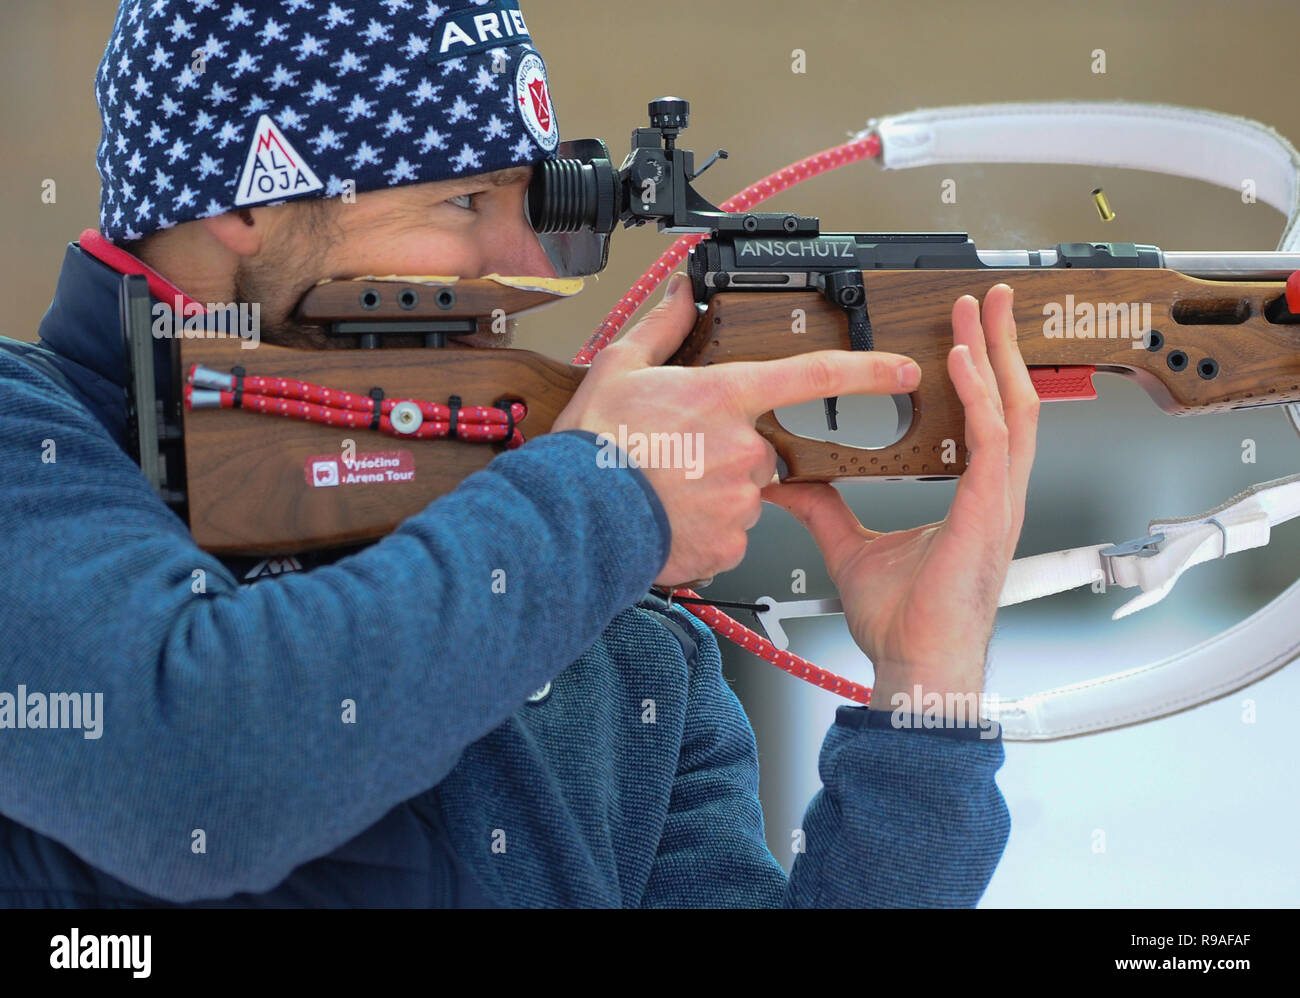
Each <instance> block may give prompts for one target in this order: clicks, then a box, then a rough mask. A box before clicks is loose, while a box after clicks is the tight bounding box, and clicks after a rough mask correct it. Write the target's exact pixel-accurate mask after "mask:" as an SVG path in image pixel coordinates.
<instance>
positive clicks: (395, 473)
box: [303, 450, 415, 489]
mask: <svg viewBox="0 0 1300 998" xmlns="http://www.w3.org/2000/svg"><path fill="white" fill-rule="evenodd" d="M303 474H304V475H305V476H306V478H307V484H308V485H310V486H311V487H312V488H316V489H323V488H331V487H333V486H337V485H389V484H392V483H395V482H411V481H414V480H415V457H414V455H412V454H411V452H410V451H409V450H382V451H370V452H368V453H364V454H355V455H353V456H352V457H343V456H340V455H334V454H316V455H313V456H312V457H309V458H307V460H306V462H305V463H304V466H303Z"/></svg>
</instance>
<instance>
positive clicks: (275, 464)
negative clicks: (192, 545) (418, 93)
mask: <svg viewBox="0 0 1300 998" xmlns="http://www.w3.org/2000/svg"><path fill="white" fill-rule="evenodd" d="M863 277H864V280H865V284H866V291H867V301H868V303H869V311H870V319H871V323H872V327H873V331H874V336H875V348H876V349H878V350H883V351H888V352H891V353H899V354H906V355H908V356H910V357H912V358H913V359H915V360H916V361H917V363H918V364H920V366H921V370H922V379H921V385H920V388H919V389H918V390H917V391H916V392H914V393H913V394H912V395H911V401H912V422H911V425H910V426H909V427H908V429H907V430H906V432H904V434H903V435H902V437H901V438H900V439H899V440H898V441H897V442H896V443H894V444H892V445H890V446H888V447H884V448H874V449H872V448H862V447H852V446H846V445H843V444H838V443H833V442H828V441H824V440H816V439H813V438H809V437H803V436H799V435H796V434H794V433H791V432H789V431H788V430H786V429H785V428H784V427H782V426H781V425H780V423H779V422H778V421H777V419H776V416H775V415H774V414H773V413H771V412H769V413H766V414H765V415H763V416H762V417H760V419H759V421H758V429H759V432H761V433H762V434H763V435H764V436H765V437H766V438H767V439H768V440H769V441H771V443H772V445H773V447H774V448H775V449H776V451H777V453H778V454H779V455H780V457H781V458H782V460H783V461H784V462H785V465H786V468H787V470H788V473H787V475H786V480H787V481H835V480H852V479H865V478H875V477H880V478H886V479H890V480H893V479H914V480H915V479H922V480H924V479H946V478H951V477H953V476H956V475H959V474H961V472H962V471H963V470H964V468H965V464H966V449H965V443H964V434H963V418H962V408H961V404H960V401H959V400H958V398H957V395H956V393H955V391H954V390H953V387H952V384H951V382H950V381H949V379H948V376H947V367H946V357H947V354H948V351H949V350H950V349H951V346H952V323H951V313H952V306H953V303H954V302H955V301H956V300H957V298H959V297H960V296H962V295H964V294H971V295H974V296H975V297H976V298H981V299H982V298H983V296H984V294H985V293H986V292H987V290H988V289H989V288H990V287H992V286H993V285H994V284H996V283H998V282H999V281H1005V282H1006V283H1008V284H1010V285H1011V286H1012V287H1014V288H1015V291H1016V299H1015V317H1016V326H1017V330H1018V334H1019V342H1020V348H1021V352H1022V353H1023V355H1024V358H1025V361H1026V363H1027V364H1029V365H1030V366H1031V367H1033V368H1055V367H1085V368H1095V369H1097V370H1100V371H1104V372H1107V373H1116V374H1120V375H1123V376H1127V377H1131V378H1134V379H1135V380H1136V381H1137V382H1138V383H1139V384H1140V385H1141V386H1142V387H1143V388H1144V389H1145V390H1146V391H1147V393H1148V394H1149V395H1150V396H1151V397H1152V399H1153V400H1154V401H1155V402H1156V404H1157V405H1158V406H1159V407H1160V408H1161V409H1163V410H1164V411H1166V412H1169V413H1174V414H1178V415H1184V414H1190V413H1197V412H1215V411H1221V410H1225V409H1232V408H1243V407H1249V406H1257V405H1267V404H1280V403H1284V402H1295V401H1300V324H1297V320H1296V317H1295V316H1294V315H1292V314H1290V313H1288V312H1286V310H1285V309H1282V310H1279V308H1278V305H1277V303H1278V301H1279V299H1280V298H1281V296H1282V295H1283V291H1284V285H1283V284H1282V283H1281V282H1226V281H1204V280H1198V279H1195V278H1191V277H1187V276H1185V275H1182V274H1179V273H1177V272H1174V271H1169V270H1152V269H1096V270H1083V269H1048V268H1044V269H1014V270H991V269H980V270H974V269H967V270H932V271H927V270H914V271H883V270H881V271H865V272H864V273H863ZM482 283H483V282H474V281H462V282H459V283H458V284H457V288H458V289H459V290H460V294H459V297H458V304H457V306H456V309H455V310H454V311H456V312H458V313H461V312H462V311H464V312H473V313H474V314H475V317H476V318H478V319H480V320H481V319H482V318H483V317H485V316H487V315H489V314H490V313H491V310H492V308H504V309H505V310H506V311H507V312H511V313H513V312H518V311H522V310H524V309H526V308H531V307H536V305H537V304H539V303H541V302H542V301H544V300H546V299H548V298H549V297H550V296H549V295H547V294H546V293H545V292H538V291H530V292H528V293H527V294H524V295H520V296H513V297H511V299H510V301H509V303H508V305H503V304H502V292H501V288H500V287H499V286H497V287H494V288H488V287H480V286H479V285H481V284H482ZM366 285H367V282H353V281H349V282H330V284H325V285H321V286H320V287H319V288H318V289H315V291H313V292H312V293H311V294H309V295H308V298H307V299H304V303H303V305H302V306H301V307H300V316H301V317H304V318H305V319H307V320H310V321H317V322H325V321H331V322H342V321H350V320H352V319H355V318H357V315H356V314H355V313H356V306H355V304H354V303H356V302H357V301H359V300H360V299H359V292H360V293H362V294H363V293H364V292H365V291H366V290H373V288H370V287H367V286H366ZM401 289H402V285H400V284H394V283H393V282H389V283H388V285H387V286H386V287H384V288H383V289H382V291H383V293H384V295H385V296H386V298H385V302H387V299H388V298H392V297H394V296H395V295H400V292H401ZM312 295H316V299H315V301H314V302H313V301H311V300H310V299H312ZM424 297H426V298H427V297H429V296H428V295H425V296H424ZM323 303H328V304H323ZM1108 304H1116V305H1119V306H1122V307H1123V309H1124V311H1123V312H1122V313H1120V312H1115V311H1113V310H1108V309H1106V308H1105V306H1106V305H1108ZM1146 305H1149V307H1150V325H1149V328H1150V330H1151V331H1152V332H1151V333H1150V334H1149V335H1147V337H1146V339H1145V341H1144V338H1143V333H1144V332H1146V330H1145V329H1144V328H1142V327H1143V326H1144V323H1143V322H1142V319H1141V316H1142V306H1146ZM489 306H491V307H489ZM1085 306H1088V307H1091V308H1092V310H1093V315H1094V319H1093V320H1092V321H1091V322H1090V323H1086V322H1085V318H1086V315H1087V309H1086V308H1085ZM1098 306H1101V309H1100V312H1101V318H1100V319H1098V318H1096V317H1095V316H1096V315H1097V313H1098V311H1099V309H1098ZM1130 306H1134V307H1136V309H1137V315H1132V314H1131V310H1130ZM385 307H386V308H387V306H385ZM394 308H396V309H398V310H397V311H393V310H392V309H387V310H386V311H382V312H381V311H380V310H378V309H376V308H374V307H373V306H372V307H371V308H370V309H368V311H369V312H370V313H371V314H372V317H376V318H383V317H386V316H389V315H391V318H392V319H393V320H394V321H407V322H410V321H419V320H421V319H426V318H434V319H438V318H444V319H445V318H447V317H448V316H449V315H451V312H452V311H453V310H449V309H448V308H446V307H441V306H439V305H437V304H426V305H424V306H421V307H400V306H394ZM797 309H801V310H802V311H803V330H804V331H802V332H795V331H794V323H793V322H792V316H793V315H794V314H795V310H797ZM1080 309H1082V310H1083V311H1082V312H1081V313H1080V316H1079V317H1076V314H1075V313H1076V311H1078V310H1080ZM313 310H314V311H313ZM1052 315H1057V316H1058V318H1059V319H1060V320H1061V322H1060V323H1058V324H1057V325H1056V327H1055V330H1054V331H1056V332H1059V333H1060V334H1061V335H1053V336H1049V335H1048V334H1047V331H1045V330H1047V329H1048V327H1047V326H1046V324H1047V323H1048V320H1049V318H1050V317H1051V316H1052ZM1270 316H1272V318H1270ZM1279 316H1280V317H1281V318H1280V321H1276V320H1278V319H1279ZM459 317H461V318H464V314H461V315H460V316H459ZM1130 320H1131V321H1130ZM1135 326H1136V327H1137V328H1134V327H1135ZM1099 332H1100V333H1101V334H1102V335H1100V336H1099V335H1098V333H1099ZM1083 333H1090V334H1091V335H1080V334H1083ZM1121 333H1123V335H1121ZM825 349H843V350H848V349H849V338H848V329H847V320H846V318H845V315H844V313H843V311H842V310H840V309H838V308H836V307H834V306H832V305H830V304H829V303H828V302H827V301H826V300H825V299H824V297H822V296H821V295H820V294H817V293H815V292H807V291H769V290H763V291H724V292H719V293H717V294H715V295H714V296H713V297H712V298H711V300H710V301H709V303H708V306H707V308H705V309H704V310H703V311H702V313H701V315H700V317H699V321H698V322H697V323H696V326H695V328H694V329H693V330H692V332H691V333H690V335H689V336H688V337H687V338H686V340H685V341H684V342H683V344H682V347H681V348H680V350H679V351H678V352H677V354H676V355H675V356H674V357H673V358H672V360H671V361H670V363H674V364H680V365H686V366H705V365H710V364H718V363H726V362H731V361H755V360H772V359H776V358H779V357H786V356H791V355H793V354H796V353H803V352H809V351H814V350H825ZM181 357H182V369H183V370H188V369H189V368H190V366H191V365H192V364H196V363H197V364H202V365H204V366H206V367H209V368H214V369H216V370H219V371H222V372H228V371H230V370H231V369H232V368H234V367H236V366H242V367H244V368H246V369H247V372H248V374H250V375H254V374H255V375H261V376H272V377H284V378H292V379H296V380H301V381H311V382H314V383H317V384H321V385H326V386H328V387H330V388H333V389H343V390H347V391H353V392H357V393H360V394H366V393H368V392H369V391H370V390H371V389H372V388H374V387H380V388H382V389H383V392H384V394H385V396H386V397H388V398H417V399H422V400H425V401H431V402H443V403H445V402H446V401H447V399H448V398H449V397H450V396H452V395H456V396H459V397H460V398H461V399H462V401H463V404H464V405H465V406H473V405H484V406H490V405H493V404H494V403H495V402H496V401H497V400H499V399H502V398H509V399H517V400H521V401H523V402H524V403H525V405H526V406H527V410H528V411H527V415H526V416H525V417H524V419H523V420H522V421H521V422H520V424H519V428H520V430H521V431H522V432H523V434H524V436H525V437H526V438H528V439H531V438H533V437H536V436H540V435H541V434H543V433H547V432H549V430H550V428H551V426H552V425H553V423H554V421H555V419H556V417H557V416H558V415H559V413H560V412H561V411H562V410H563V408H564V407H565V405H567V403H568V401H569V399H570V398H571V396H572V394H573V392H574V391H575V390H576V388H577V386H578V384H579V383H580V381H581V379H582V377H583V375H584V373H585V371H586V368H583V367H575V366H572V365H569V364H564V363H561V362H559V361H555V360H552V359H550V358H547V357H544V356H542V355H540V354H537V353H534V352H531V351H526V350H517V349H485V348H469V347H461V346H456V345H449V346H445V347H439V348H430V347H425V348H418V347H417V348H410V349H408V348H382V349H373V350H362V349H343V350H298V349H289V348H285V347H275V346H270V345H261V346H259V347H258V348H257V349H256V350H246V349H242V348H241V347H240V345H239V342H238V341H233V340H185V341H183V342H182V345H181ZM184 418H185V426H184V431H185V451H186V468H187V478H188V492H189V511H190V513H189V515H190V528H191V530H192V532H193V534H194V537H195V539H196V541H197V542H198V544H199V545H200V546H201V547H203V548H205V549H207V550H209V551H213V552H215V553H221V554H259V555H263V554H281V553H285V554H287V553H294V552H299V551H303V550H308V549H311V548H321V547H329V546H335V545H341V544H348V543H354V542H359V541H364V540H368V539H374V538H378V537H381V536H383V535H385V534H387V533H389V532H391V531H392V530H394V529H395V528H396V527H397V526H398V525H399V524H400V523H401V522H402V521H403V520H405V519H406V518H408V517H410V516H412V515H413V514H415V513H417V512H419V511H420V510H422V509H423V508H424V507H425V506H427V505H428V504H429V503H430V502H431V501H433V500H434V499H436V498H438V497H439V496H442V495H445V494H446V493H448V492H450V491H452V490H453V489H454V488H456V486H457V485H458V484H459V483H460V482H461V481H462V480H463V479H464V478H465V477H467V476H468V475H470V474H472V473H473V472H475V471H478V470H480V469H481V468H483V467H485V466H486V465H487V464H488V463H489V462H490V461H491V460H492V459H493V458H494V457H495V456H496V455H497V454H498V453H499V452H500V451H501V446H500V445H496V444H485V443H470V442H465V441H461V440H420V439H404V438H396V437H393V436H388V435H385V434H382V433H379V432H377V431H373V430H369V429H342V428H339V427H330V426H325V425H321V424H317V423H309V422H301V421H298V420H296V419H286V418H274V417H272V416H269V415H264V414H260V413H255V412H249V411H240V410H230V409H206V410H193V411H190V410H187V411H186V413H185V417H184ZM348 438H351V439H352V440H354V441H355V450H356V453H357V455H359V456H360V455H364V454H367V453H371V454H374V453H385V452H387V453H392V452H398V451H407V452H409V458H410V463H411V465H412V467H413V469H414V475H413V476H411V477H410V479H409V480H407V481H380V482H374V483H371V484H341V485H339V486H324V487H322V486H320V485H318V484H316V483H314V482H313V481H312V479H311V477H310V466H311V462H312V459H313V458H315V457H320V456H330V455H334V456H337V455H339V454H340V452H341V450H342V448H343V442H344V440H345V439H348ZM404 466H405V465H404Z"/></svg>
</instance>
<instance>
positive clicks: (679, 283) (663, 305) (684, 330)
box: [620, 273, 699, 367]
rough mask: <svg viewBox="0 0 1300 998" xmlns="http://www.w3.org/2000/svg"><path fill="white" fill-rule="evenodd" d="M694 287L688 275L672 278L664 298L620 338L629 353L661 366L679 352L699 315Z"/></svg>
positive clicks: (636, 357) (647, 365) (650, 364)
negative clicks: (692, 291)
mask: <svg viewBox="0 0 1300 998" xmlns="http://www.w3.org/2000/svg"><path fill="white" fill-rule="evenodd" d="M690 286H691V282H690V279H689V278H688V277H687V276H686V275H685V274H682V273H676V274H673V276H672V277H671V278H669V280H668V290H667V291H666V292H665V293H664V297H663V300H662V301H661V302H660V303H659V304H658V305H656V306H655V307H654V308H653V309H652V310H651V312H650V314H649V315H647V316H646V317H645V318H644V319H642V320H641V321H640V322H638V323H637V324H636V325H635V326H634V327H632V330H631V331H630V332H629V333H628V334H627V335H626V336H624V337H623V339H622V340H621V341H620V345H621V346H622V347H623V350H624V351H625V356H629V357H632V358H633V359H634V360H635V361H636V362H638V363H640V364H642V365H644V366H645V367H658V366H659V365H661V364H663V363H665V362H667V360H668V358H669V357H671V356H672V355H673V354H674V353H676V352H677V348H678V347H680V346H681V345H682V341H683V340H684V339H686V335H687V334H688V333H689V332H690V331H691V330H692V329H693V328H694V327H695V321H696V319H698V318H699V311H698V309H696V307H695V296H694V295H692V294H691V291H690Z"/></svg>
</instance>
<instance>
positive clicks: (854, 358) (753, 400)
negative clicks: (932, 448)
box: [709, 350, 921, 419]
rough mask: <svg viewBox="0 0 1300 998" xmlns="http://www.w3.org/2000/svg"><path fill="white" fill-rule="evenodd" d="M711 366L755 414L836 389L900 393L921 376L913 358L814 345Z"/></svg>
mask: <svg viewBox="0 0 1300 998" xmlns="http://www.w3.org/2000/svg"><path fill="white" fill-rule="evenodd" d="M709 370H710V371H711V372H712V374H713V376H714V377H716V378H721V379H724V380H725V381H726V383H727V387H728V389H729V391H730V394H731V396H732V398H734V399H736V400H737V401H738V402H739V404H740V407H741V410H742V411H743V412H744V414H745V415H746V416H747V417H748V418H750V419H757V418H758V417H759V416H761V415H762V414H763V413H765V412H767V411H769V410H771V409H779V408H781V407H782V406H787V405H798V404H799V403H801V402H811V401H812V400H813V399H820V398H828V397H830V396H833V395H899V394H902V393H905V392H910V391H913V390H914V389H915V388H916V386H917V385H918V384H920V382H921V369H920V367H918V366H917V364H916V362H915V361H914V360H912V359H911V358H909V357H904V356H903V355H902V354H896V353H881V352H877V351H869V352H858V351H849V350H815V351H813V352H812V353H801V354H797V355H795V356H793V357H782V358H780V359H779V360H763V361H736V362H734V363H729V364H716V365H714V366H713V367H711V368H710V369H709Z"/></svg>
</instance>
